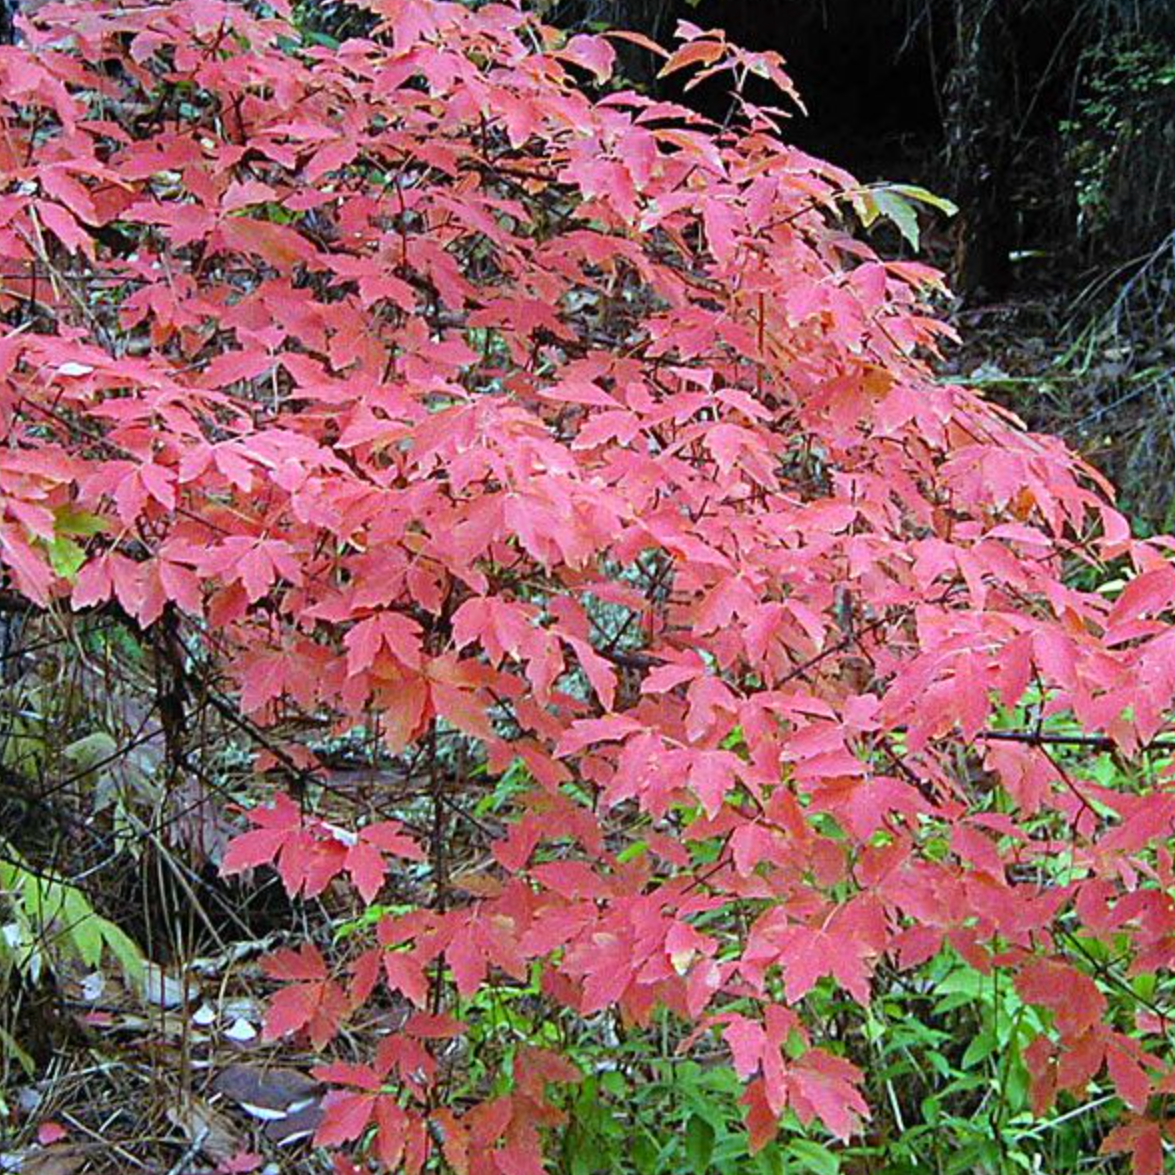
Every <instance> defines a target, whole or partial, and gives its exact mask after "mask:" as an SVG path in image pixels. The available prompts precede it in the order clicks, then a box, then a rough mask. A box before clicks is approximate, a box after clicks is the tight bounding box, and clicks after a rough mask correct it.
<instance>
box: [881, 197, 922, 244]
mask: <svg viewBox="0 0 1175 1175" xmlns="http://www.w3.org/2000/svg"><path fill="white" fill-rule="evenodd" d="M873 202H874V204H875V205H876V206H877V211H878V213H879V214H880V215H882V216H884V217H885V219H886V220H888V221H889V222H890V223H891V224H892V225H893V226H894V227H895V228H896V229H897V230H898V232H899V233H901V234H902V236H903V237H904V238H905V240H906V241H907V243H908V244H909V246H910V248H911V249H917V248H918V245H919V243H920V242H921V239H922V238H921V234H920V232H919V229H918V213H917V212H915V211H914V208H913V206H912V205H911V204H910V202H909V201H908V200H906V199H904V198H903V197H902V196H901V195H899V194H898V193H897V192H896V191H894V190H893V189H892V188H879V189H877V190H876V191H874V192H873Z"/></svg>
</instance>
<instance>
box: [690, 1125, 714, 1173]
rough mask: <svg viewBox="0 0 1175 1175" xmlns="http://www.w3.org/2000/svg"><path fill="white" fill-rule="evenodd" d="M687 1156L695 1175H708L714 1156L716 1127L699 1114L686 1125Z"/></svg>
mask: <svg viewBox="0 0 1175 1175" xmlns="http://www.w3.org/2000/svg"><path fill="white" fill-rule="evenodd" d="M685 1154H686V1158H687V1159H689V1165H690V1168H691V1170H692V1171H693V1172H694V1175H706V1172H707V1171H708V1170H709V1169H710V1159H711V1157H712V1156H713V1154H714V1127H713V1126H711V1125H710V1123H709V1122H707V1121H706V1119H705V1118H703V1117H701V1116H700V1115H699V1114H691V1115H690V1119H689V1121H688V1122H687V1123H686V1124H685Z"/></svg>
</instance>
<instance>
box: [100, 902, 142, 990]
mask: <svg viewBox="0 0 1175 1175" xmlns="http://www.w3.org/2000/svg"><path fill="white" fill-rule="evenodd" d="M97 921H98V924H99V928H100V929H101V932H102V940H103V941H104V942H105V943H106V945H107V946H108V947H109V948H110V953H111V954H112V955H113V956H114V957H115V958H116V959H117V960H118V962H119V965H120V966H121V967H122V970H123V973H124V974H125V975H126V977H127V978H128V979H130V980H132V981H134V982H140V981H142V979H143V976H144V969H143V954H142V952H141V951H140V950H139V948H138V946H136V945H135V941H134V939H132V938H131V937H130V936H129V935H128V934H127V933H126V932H125V931H123V930H121V929H119V927H117V926H115V925H114V923H113V922H108V921H107V920H106V919H105V918H98V920H97Z"/></svg>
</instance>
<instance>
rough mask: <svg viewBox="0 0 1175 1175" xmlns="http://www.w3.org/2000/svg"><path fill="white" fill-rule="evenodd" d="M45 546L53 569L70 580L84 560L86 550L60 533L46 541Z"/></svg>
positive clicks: (80, 567) (79, 569)
mask: <svg viewBox="0 0 1175 1175" xmlns="http://www.w3.org/2000/svg"><path fill="white" fill-rule="evenodd" d="M45 547H46V549H47V550H48V552H49V564H50V566H51V567H52V568H53V570H54V571H56V572H57V574H58V575H60V576H61V577H62V578H63V579H68V580H71V581H72V580H73V578H74V577H75V576H76V575H77V573H78V572H79V571H81V569H82V565H83V564H84V563H85V561H86V552H85V551H84V550H83V549H82V547H81V546H80V545H79V544H78V543H76V542H74V540H73V539H71V538H68V537H67V536H65V535H60V534H59V535H57V537H56V538H54V540H53V541H52V542H51V543H46V544H45Z"/></svg>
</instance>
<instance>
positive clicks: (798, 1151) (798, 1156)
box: [787, 1138, 840, 1175]
mask: <svg viewBox="0 0 1175 1175" xmlns="http://www.w3.org/2000/svg"><path fill="white" fill-rule="evenodd" d="M787 1153H788V1154H789V1155H790V1156H791V1157H792V1158H793V1159H795V1160H796V1161H797V1162H798V1163H799V1164H800V1166H801V1167H802V1168H803V1169H804V1170H805V1171H814V1172H815V1173H816V1175H838V1172H839V1171H840V1159H839V1158H838V1157H837V1156H836V1155H834V1154H833V1153H832V1151H830V1150H829V1149H828V1147H826V1146H821V1145H820V1144H819V1143H818V1142H812V1141H810V1140H809V1139H806V1138H796V1139H793V1140H792V1141H791V1142H790V1143H789V1144H788V1147H787Z"/></svg>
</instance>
